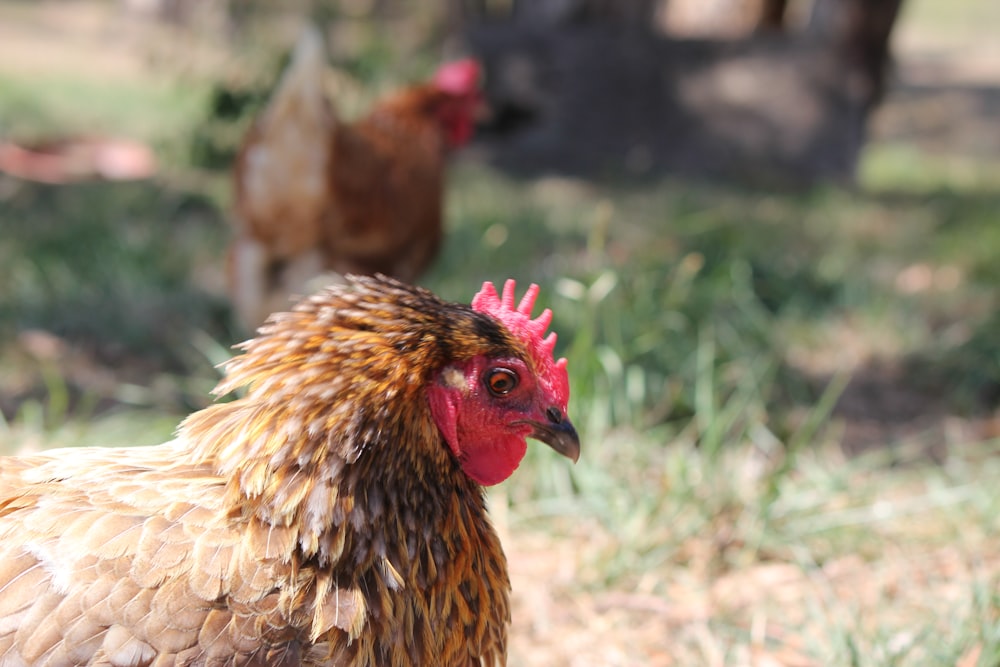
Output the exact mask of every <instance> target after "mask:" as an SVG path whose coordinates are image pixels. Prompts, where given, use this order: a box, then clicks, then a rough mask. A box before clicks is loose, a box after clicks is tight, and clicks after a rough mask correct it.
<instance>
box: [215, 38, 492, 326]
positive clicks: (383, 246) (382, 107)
mask: <svg viewBox="0 0 1000 667" xmlns="http://www.w3.org/2000/svg"><path fill="white" fill-rule="evenodd" d="M325 68H326V62H325V52H324V49H323V42H322V38H321V36H320V35H319V33H318V32H317V31H315V30H307V31H306V32H304V33H303V36H302V38H301V39H300V40H299V43H298V45H297V46H296V50H295V53H294V55H293V58H292V61H291V63H290V65H289V68H288V70H287V71H286V72H285V73H284V75H283V77H282V80H281V81H280V82H279V85H278V86H277V88H276V90H275V93H274V95H273V96H272V99H271V101H270V102H269V104H268V106H267V108H266V109H265V111H264V113H262V114H261V116H260V117H259V118H258V119H257V121H256V122H255V124H254V126H253V127H252V128H251V130H250V131H249V133H248V134H247V136H246V138H245V139H244V142H243V145H242V147H241V150H240V153H239V155H238V156H237V160H236V164H235V167H234V186H235V214H236V216H235V217H236V220H235V223H236V228H237V230H236V231H237V234H236V238H235V239H234V241H233V244H232V246H231V248H230V253H229V254H230V258H229V261H230V286H231V293H232V296H233V301H234V304H235V306H236V309H237V312H238V314H239V316H240V318H241V319H242V320H243V322H244V324H246V325H247V326H248V327H255V326H257V325H258V324H260V323H261V322H262V321H263V318H264V317H265V316H266V315H267V314H268V313H270V312H272V311H274V310H279V309H284V308H286V307H287V305H288V299H289V296H291V295H295V294H303V293H306V292H308V291H311V290H309V289H308V286H309V281H310V280H311V279H313V278H315V277H316V276H317V275H320V274H324V273H337V274H341V275H342V274H346V273H365V274H369V275H373V274H375V273H385V274H387V275H391V276H394V277H396V278H399V279H401V280H404V281H412V280H414V279H415V278H417V277H418V276H419V275H420V274H421V273H422V272H423V271H424V270H425V269H426V268H427V266H428V265H429V264H430V262H431V261H432V260H433V259H434V257H435V256H436V255H437V252H438V249H439V247H440V245H441V238H442V198H443V190H444V169H445V161H446V156H447V153H448V151H449V150H450V149H452V148H455V147H457V146H460V145H462V144H463V143H465V142H466V141H467V140H468V138H469V136H470V135H471V132H472V122H473V118H472V117H473V113H474V111H475V109H476V108H477V106H478V104H479V99H480V98H479V93H478V88H477V87H478V81H479V68H478V66H477V65H476V64H475V63H473V62H472V61H460V62H456V63H450V64H448V65H445V66H443V67H442V68H441V69H439V71H438V73H437V74H436V75H435V77H434V78H433V79H432V80H431V81H429V82H426V83H421V84H416V85H413V86H410V87H409V88H406V89H404V90H401V91H399V92H397V93H396V94H395V95H393V96H391V97H389V98H388V99H386V100H383V101H382V102H381V103H380V104H378V105H377V106H376V107H375V108H374V109H373V110H372V111H371V112H370V113H369V115H367V116H365V117H364V118H362V119H360V120H358V121H356V122H354V123H346V122H343V121H341V120H339V119H338V118H337V117H336V115H335V113H334V111H333V105H332V104H331V103H330V101H329V100H328V99H327V97H326V95H325V92H324V90H323V80H324V72H325Z"/></svg>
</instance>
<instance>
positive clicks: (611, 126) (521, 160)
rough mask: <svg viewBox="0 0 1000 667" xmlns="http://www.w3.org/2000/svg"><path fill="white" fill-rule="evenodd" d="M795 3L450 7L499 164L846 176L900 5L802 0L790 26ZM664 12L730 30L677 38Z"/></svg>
mask: <svg viewBox="0 0 1000 667" xmlns="http://www.w3.org/2000/svg"><path fill="white" fill-rule="evenodd" d="M805 4H806V3H805V0H800V1H799V2H795V3H791V2H789V1H788V0H713V1H712V2H705V1H703V0H620V1H617V2H616V1H613V0H531V1H525V0H507V1H506V2H499V1H491V0H452V3H451V10H452V11H451V13H452V17H453V22H454V25H456V26H457V29H458V30H459V31H460V32H461V33H462V35H463V36H464V38H465V40H466V43H467V44H468V47H469V48H470V49H471V50H472V51H473V52H474V53H475V54H476V55H477V56H478V57H479V58H480V59H481V60H483V62H484V63H485V64H486V67H487V71H488V77H487V98H488V100H489V102H490V103H491V106H492V108H493V110H494V116H493V121H492V123H491V124H490V125H489V127H487V128H486V132H487V135H490V134H491V133H492V135H493V138H494V139H495V140H494V141H492V142H490V147H489V150H490V152H491V154H492V155H493V156H494V157H495V161H496V162H497V163H498V164H501V165H509V166H511V167H512V168H515V169H519V170H522V168H524V167H528V168H531V169H534V170H542V171H548V170H557V171H573V172H583V173H592V174H593V173H603V174H608V173H611V174H614V173H619V172H630V173H631V174H632V175H635V174H641V173H647V172H650V171H653V170H662V169H666V170H672V171H682V172H684V173H688V174H704V175H724V176H735V177H737V178H744V177H747V176H749V177H751V178H754V179H760V178H763V179H764V180H767V181H769V182H787V181H792V182H794V183H796V184H800V183H803V182H813V181H817V180H830V179H832V180H837V181H845V182H849V181H852V180H853V178H854V170H855V167H856V162H857V157H858V155H859V152H860V149H861V147H862V145H863V143H864V140H865V137H866V123H867V118H868V115H869V113H870V111H871V110H872V108H873V107H874V105H875V104H877V102H878V101H879V99H880V98H881V96H882V94H883V90H884V87H885V76H886V75H885V73H886V67H887V62H888V59H889V39H890V36H891V33H892V28H893V25H894V24H895V20H896V17H897V15H898V12H899V9H900V6H901V4H902V0H812V11H811V14H810V15H809V20H808V22H806V21H801V22H800V25H796V24H793V22H792V21H791V20H790V19H791V18H792V16H791V14H792V12H791V11H790V10H791V8H792V7H793V6H794V8H795V9H796V10H797V12H796V15H797V16H805V15H806V13H805V12H803V11H802V9H803V7H804V6H805ZM668 9H669V12H668V11H667V10H668ZM685 12H687V13H686V14H685ZM668 15H669V16H668ZM670 16H673V17H678V16H680V17H683V18H682V19H681V21H680V24H681V25H683V24H684V23H685V21H687V25H688V26H692V25H696V24H697V22H698V21H702V22H704V21H705V20H711V21H715V22H716V23H717V24H719V25H725V26H727V27H726V28H724V29H722V30H721V31H720V32H715V33H714V34H715V35H719V34H720V33H721V34H722V35H726V36H727V38H726V39H721V38H719V37H713V38H704V37H703V38H700V39H693V38H692V37H691V36H690V35H688V36H685V35H683V34H678V33H676V32H674V31H672V30H670V27H671V26H670V23H671V22H670V20H669V18H670ZM694 17H697V18H695V22H694V23H692V22H691V19H692V18H694ZM706 17H707V19H706ZM741 25H742V26H744V28H743V29H742V30H734V26H741ZM702 26H704V23H702ZM803 27H807V28H808V29H801V28H803ZM664 28H666V30H665V29H664ZM693 34H697V35H705V34H712V31H706V30H704V27H702V28H700V29H695V30H694V32H693Z"/></svg>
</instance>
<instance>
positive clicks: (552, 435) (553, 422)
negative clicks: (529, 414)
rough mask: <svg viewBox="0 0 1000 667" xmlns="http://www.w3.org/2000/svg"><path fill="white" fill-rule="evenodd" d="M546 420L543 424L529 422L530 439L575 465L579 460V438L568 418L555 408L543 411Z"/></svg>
mask: <svg viewBox="0 0 1000 667" xmlns="http://www.w3.org/2000/svg"><path fill="white" fill-rule="evenodd" d="M545 414H546V417H547V419H546V420H545V421H544V422H541V421H534V420H532V421H530V422H528V423H529V424H530V425H531V437H532V438H534V439H535V440H538V441H540V442H544V443H545V444H546V445H548V446H549V447H551V448H552V449H554V450H556V451H557V452H559V453H560V454H562V455H563V456H565V457H566V458H568V459H570V460H571V461H573V463H576V462H577V461H579V460H580V436H579V435H577V433H576V429H575V428H573V424H572V422H570V420H569V418H568V417H566V416H565V415H563V413H562V411H561V410H559V409H557V408H549V409H548V410H546V411H545Z"/></svg>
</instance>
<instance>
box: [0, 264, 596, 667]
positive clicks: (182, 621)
mask: <svg viewBox="0 0 1000 667" xmlns="http://www.w3.org/2000/svg"><path fill="white" fill-rule="evenodd" d="M509 287H510V289H509V290H505V294H504V299H503V301H502V306H498V307H495V308H494V307H493V306H492V305H490V304H492V303H493V300H492V297H495V293H494V294H493V295H492V297H491V295H490V294H489V293H488V292H490V291H491V290H492V286H489V289H486V288H485V287H484V291H485V292H487V294H486V297H485V300H486V303H485V305H484V301H483V299H484V297H482V296H480V297H477V299H479V303H480V306H481V307H479V308H477V309H472V308H468V307H465V306H460V305H458V304H450V303H447V302H443V301H440V300H438V299H437V298H436V297H434V296H433V295H431V294H430V293H429V292H426V291H424V290H420V289H418V288H411V287H408V286H405V285H403V284H401V283H397V282H394V281H390V280H388V279H381V278H379V279H367V278H351V279H349V280H348V283H347V284H346V285H343V286H340V287H337V288H333V289H331V290H330V291H328V292H326V293H324V294H321V295H317V296H316V297H312V298H310V299H307V300H305V301H304V302H302V303H301V304H300V305H299V306H297V307H296V309H295V310H294V311H293V312H291V313H285V314H282V315H280V316H276V317H275V318H273V319H272V320H271V321H269V323H268V324H267V325H265V327H264V328H263V329H262V334H261V336H259V337H258V338H257V339H255V340H253V341H250V342H249V343H247V344H246V345H245V350H246V352H245V353H244V354H243V355H240V356H238V357H236V358H235V359H234V360H233V361H232V362H230V366H229V371H228V374H227V377H226V379H225V380H224V381H223V382H222V383H221V384H220V386H219V388H218V389H217V391H218V392H220V393H228V392H229V391H231V390H233V389H234V388H236V387H240V386H249V389H248V392H247V394H246V395H245V396H243V397H242V398H239V399H236V400H234V401H232V402H229V403H221V404H216V405H214V406H211V407H209V408H206V409H205V410H202V411H200V412H197V413H194V414H193V415H191V416H190V417H189V418H188V419H187V420H185V422H184V423H183V424H182V426H181V428H180V429H179V432H178V436H177V438H176V439H175V440H173V441H171V442H169V443H166V444H163V445H159V446H155V447H147V448H134V449H102V448H83V449H63V450H53V451H50V452H46V453H43V454H37V455H32V456H27V457H7V458H0V666H2V667H40V666H42V665H45V666H49V667H56V666H59V667H63V666H66V667H70V666H72V667H76V666H83V665H110V666H116V667H117V666H122V667H124V666H129V667H144V666H149V665H155V666H168V665H171V666H179V665H187V666H198V667H200V666H214V665H219V666H223V665H226V666H234V667H235V666H238V665H261V666H264V665H278V666H281V665H288V666H292V665H296V666H297V665H310V666H311V665H329V666H334V667H363V666H370V667H375V666H379V667H403V666H416V665H435V666H441V667H459V666H462V667H467V666H469V665H502V664H505V656H506V631H507V625H508V622H509V618H510V610H509V602H508V594H509V586H510V585H509V581H508V577H507V570H506V560H505V558H504V555H503V551H502V549H501V546H500V542H499V540H498V538H497V536H496V534H495V532H494V531H493V529H492V527H491V525H490V523H489V519H488V517H487V514H486V509H485V505H484V497H483V493H482V487H481V483H494V482H495V481H499V480H501V479H503V478H505V477H506V476H507V475H509V474H510V473H511V472H512V471H513V469H514V468H515V467H516V466H517V462H518V461H519V460H520V456H521V455H523V445H524V438H525V437H526V436H527V437H535V438H538V439H541V440H543V441H545V442H547V443H549V444H550V445H552V446H553V447H554V448H556V449H557V450H558V451H560V452H562V453H564V454H566V455H567V456H569V457H571V458H573V459H574V460H575V458H576V456H577V455H578V453H579V442H578V440H577V438H576V434H575V432H574V431H573V429H572V426H571V425H570V422H569V421H568V419H566V418H565V407H566V400H567V398H568V393H567V392H568V389H567V386H566V381H565V360H560V361H559V362H553V361H552V359H551V349H552V346H553V345H554V339H553V338H552V337H549V338H546V339H544V340H543V339H542V338H541V335H540V332H543V331H544V328H545V325H547V322H548V320H547V316H545V315H543V316H542V317H540V318H539V319H538V320H530V319H529V318H528V317H527V315H526V314H525V312H524V311H525V310H527V313H528V314H530V309H531V308H530V303H529V304H528V306H527V308H526V309H525V308H519V309H517V310H514V309H513V308H512V307H510V305H511V304H512V299H513V294H512V289H513V288H512V286H509ZM508 292H510V296H509V298H508ZM529 297H530V298H529V299H526V301H533V299H534V296H533V292H532V291H529ZM474 303H476V302H475V301H474ZM496 303H501V302H500V301H497V302H496ZM524 303H525V302H522V306H524ZM511 313H518V314H519V315H511ZM546 355H548V356H546ZM512 378H513V379H512ZM509 452H513V455H512V456H513V458H511V455H510V454H509Z"/></svg>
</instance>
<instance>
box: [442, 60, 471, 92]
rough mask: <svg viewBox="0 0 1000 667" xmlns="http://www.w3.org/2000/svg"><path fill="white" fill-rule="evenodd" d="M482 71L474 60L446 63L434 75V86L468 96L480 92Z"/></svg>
mask: <svg viewBox="0 0 1000 667" xmlns="http://www.w3.org/2000/svg"><path fill="white" fill-rule="evenodd" d="M480 72H481V69H480V67H479V63H477V62H476V61H475V60H473V59H472V58H466V59H464V60H456V61H455V62H450V63H445V64H444V65H441V67H439V68H438V70H437V72H435V73H434V79H433V80H434V84H435V85H436V86H437V87H438V88H439V89H441V90H443V91H445V92H447V93H453V94H455V95H468V94H470V93H473V92H476V91H477V90H479V78H480Z"/></svg>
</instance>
